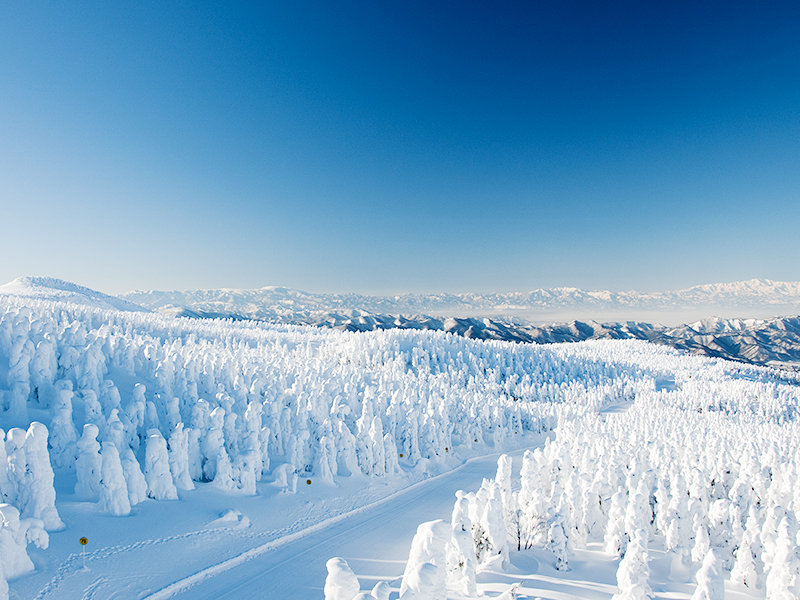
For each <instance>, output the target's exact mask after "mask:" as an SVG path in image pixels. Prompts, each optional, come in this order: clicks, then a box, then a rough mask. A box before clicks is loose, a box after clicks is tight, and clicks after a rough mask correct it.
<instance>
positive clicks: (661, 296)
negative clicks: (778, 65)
mask: <svg viewBox="0 0 800 600" xmlns="http://www.w3.org/2000/svg"><path fill="white" fill-rule="evenodd" d="M122 298H124V299H126V300H128V301H130V302H133V303H135V304H138V305H140V306H144V307H146V308H150V309H152V310H165V309H175V308H177V309H189V310H192V311H196V312H198V313H207V314H215V315H231V316H234V315H235V316H238V317H246V318H251V319H262V320H272V319H276V318H278V319H285V318H289V319H296V318H301V319H302V318H307V317H311V316H312V315H313V314H315V313H319V312H331V311H343V310H344V311H352V310H362V311H367V312H369V313H376V314H434V315H442V314H444V315H453V316H466V315H470V316H475V314H476V313H482V315H481V316H494V315H500V314H502V315H513V314H514V313H518V312H526V313H529V312H531V311H535V312H541V313H548V312H554V311H564V310H567V309H579V308H580V309H586V308H591V309H594V310H597V311H599V312H619V311H624V310H636V311H643V310H670V311H676V312H678V311H685V310H697V309H702V308H708V309H713V308H720V307H743V308H744V307H761V308H767V307H775V308H776V309H780V310H779V312H783V311H784V310H785V309H786V308H793V309H794V311H793V312H800V282H782V281H770V280H769V279H751V280H749V281H740V282H735V283H718V284H710V285H699V286H695V287H691V288H688V289H685V290H678V291H674V292H655V293H643V292H611V291H590V290H582V289H579V288H552V289H538V290H534V291H532V292H512V293H505V294H402V295H397V296H365V295H358V294H312V293H307V292H301V291H298V290H293V289H290V288H285V287H263V288H259V289H255V290H239V289H219V290H197V291H191V292H157V291H145V292H142V291H136V292H128V293H127V294H123V295H122ZM709 314H710V313H709Z"/></svg>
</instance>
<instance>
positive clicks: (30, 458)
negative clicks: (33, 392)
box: [17, 421, 64, 531]
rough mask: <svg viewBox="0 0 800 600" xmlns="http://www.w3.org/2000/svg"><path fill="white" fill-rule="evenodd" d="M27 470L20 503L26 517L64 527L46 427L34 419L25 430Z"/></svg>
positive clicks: (52, 527)
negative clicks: (54, 484)
mask: <svg viewBox="0 0 800 600" xmlns="http://www.w3.org/2000/svg"><path fill="white" fill-rule="evenodd" d="M25 462H26V465H27V466H26V472H25V478H24V483H23V482H20V483H19V484H18V489H19V493H18V496H17V506H18V507H19V509H20V512H21V513H22V515H23V517H26V518H35V519H39V520H41V521H42V523H43V527H44V528H45V529H46V530H47V531H57V530H59V529H63V527H64V523H62V522H61V518H60V517H59V516H58V510H57V509H56V491H55V488H54V487H53V482H54V480H55V475H54V473H53V467H52V466H51V465H50V453H49V452H48V451H47V427H45V426H44V425H43V424H41V423H39V422H37V421H34V422H33V423H31V425H30V427H28V431H27V432H26V433H25Z"/></svg>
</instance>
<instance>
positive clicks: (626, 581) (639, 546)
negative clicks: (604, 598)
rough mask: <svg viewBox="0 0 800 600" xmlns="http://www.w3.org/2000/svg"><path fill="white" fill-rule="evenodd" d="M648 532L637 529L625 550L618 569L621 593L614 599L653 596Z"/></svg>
mask: <svg viewBox="0 0 800 600" xmlns="http://www.w3.org/2000/svg"><path fill="white" fill-rule="evenodd" d="M647 538H648V534H647V532H646V531H645V530H644V529H637V530H636V531H634V532H633V537H632V539H631V541H630V543H629V544H628V548H627V550H626V551H625V557H624V558H623V559H622V561H620V563H619V568H618V569H617V587H618V588H619V593H618V594H615V595H614V597H613V600H644V599H645V598H648V597H651V596H652V590H651V589H650V584H649V583H648V579H649V577H650V566H649V564H648V563H649V561H650V554H649V553H648V551H647Z"/></svg>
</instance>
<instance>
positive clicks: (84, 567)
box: [78, 537, 89, 571]
mask: <svg viewBox="0 0 800 600" xmlns="http://www.w3.org/2000/svg"><path fill="white" fill-rule="evenodd" d="M78 541H79V542H80V543H81V547H82V548H83V570H84V571H85V570H86V544H88V543H89V540H87V539H86V538H85V537H82V538H81V539H80V540H78Z"/></svg>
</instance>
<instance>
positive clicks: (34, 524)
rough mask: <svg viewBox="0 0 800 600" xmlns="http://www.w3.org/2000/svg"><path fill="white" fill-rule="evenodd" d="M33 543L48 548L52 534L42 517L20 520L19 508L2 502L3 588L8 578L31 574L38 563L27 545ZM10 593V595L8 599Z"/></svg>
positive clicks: (0, 564)
mask: <svg viewBox="0 0 800 600" xmlns="http://www.w3.org/2000/svg"><path fill="white" fill-rule="evenodd" d="M29 542H33V543H35V544H36V546H38V547H39V548H42V549H46V548H47V547H48V545H49V537H48V535H47V533H46V532H45V530H44V526H43V523H42V522H41V520H39V519H33V518H26V519H20V514H19V511H18V510H17V509H16V508H15V507H14V506H11V505H10V504H0V571H1V573H0V575H2V576H0V591H2V590H3V588H5V590H6V594H7V591H8V586H7V584H6V585H5V586H4V585H3V584H4V583H5V581H6V580H7V579H14V578H16V577H20V576H21V575H25V574H26V573H30V572H31V571H33V569H34V566H33V562H32V561H31V559H30V557H29V556H28V553H27V551H26V547H27V545H28V543H29ZM7 597H8V595H6V598H7Z"/></svg>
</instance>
